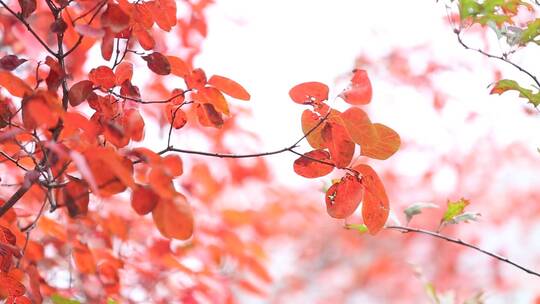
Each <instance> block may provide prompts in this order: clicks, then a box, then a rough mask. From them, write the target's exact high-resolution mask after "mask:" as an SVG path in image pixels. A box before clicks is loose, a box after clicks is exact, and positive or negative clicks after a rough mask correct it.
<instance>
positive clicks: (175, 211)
mask: <svg viewBox="0 0 540 304" xmlns="http://www.w3.org/2000/svg"><path fill="white" fill-rule="evenodd" d="M152 217H153V219H154V223H155V224H156V227H157V228H158V230H159V232H161V234H162V235H163V236H164V237H166V238H172V239H179V240H187V239H189V238H190V237H191V235H192V234H193V214H192V211H191V206H189V204H188V203H187V200H186V197H185V196H184V195H182V194H178V196H177V197H176V198H174V199H173V200H161V201H159V202H158V204H157V206H156V207H155V208H154V210H153V211H152Z"/></svg>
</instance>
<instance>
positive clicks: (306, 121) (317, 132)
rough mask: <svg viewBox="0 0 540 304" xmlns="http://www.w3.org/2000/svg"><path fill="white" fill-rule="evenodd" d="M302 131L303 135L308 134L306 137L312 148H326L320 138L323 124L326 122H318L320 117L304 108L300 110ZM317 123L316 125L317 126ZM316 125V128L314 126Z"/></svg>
mask: <svg viewBox="0 0 540 304" xmlns="http://www.w3.org/2000/svg"><path fill="white" fill-rule="evenodd" d="M301 119H302V131H304V135H306V134H308V132H310V131H311V130H313V131H311V133H309V135H308V136H307V137H306V139H307V141H308V143H309V144H310V145H311V146H312V147H313V148H314V149H324V148H326V145H325V142H324V140H323V138H322V129H323V128H324V125H325V124H326V123H319V121H320V119H321V117H320V116H319V115H317V114H315V113H314V112H313V111H311V110H307V109H306V110H304V112H302V118H301ZM317 125H318V126H317ZM316 126H317V128H315V127H316Z"/></svg>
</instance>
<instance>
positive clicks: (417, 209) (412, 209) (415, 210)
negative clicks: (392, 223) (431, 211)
mask: <svg viewBox="0 0 540 304" xmlns="http://www.w3.org/2000/svg"><path fill="white" fill-rule="evenodd" d="M425 208H439V206H438V205H436V204H434V203H414V204H411V205H409V207H407V208H405V210H403V213H405V216H406V217H407V223H409V222H410V221H411V219H412V218H413V216H415V215H417V214H420V213H422V209H425Z"/></svg>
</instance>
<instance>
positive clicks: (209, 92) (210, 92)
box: [194, 87, 229, 115]
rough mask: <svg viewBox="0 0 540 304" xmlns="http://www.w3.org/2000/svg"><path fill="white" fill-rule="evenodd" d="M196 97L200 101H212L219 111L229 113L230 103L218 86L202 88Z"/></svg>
mask: <svg viewBox="0 0 540 304" xmlns="http://www.w3.org/2000/svg"><path fill="white" fill-rule="evenodd" d="M194 98H198V101H199V102H201V103H210V104H212V105H213V106H214V108H215V109H216V110H218V111H219V112H221V113H223V114H225V115H229V104H228V103H227V100H225V96H223V94H221V92H220V91H219V90H218V89H216V88H213V87H204V88H201V89H200V90H199V92H198V94H196V95H195V96H194Z"/></svg>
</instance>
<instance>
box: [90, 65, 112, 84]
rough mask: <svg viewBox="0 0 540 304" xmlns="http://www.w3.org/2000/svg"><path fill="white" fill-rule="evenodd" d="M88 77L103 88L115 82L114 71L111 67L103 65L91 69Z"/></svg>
mask: <svg viewBox="0 0 540 304" xmlns="http://www.w3.org/2000/svg"><path fill="white" fill-rule="evenodd" d="M88 79H90V81H92V82H93V83H94V84H95V85H97V86H101V87H102V88H103V89H105V90H108V89H110V88H112V87H114V86H115V84H116V77H115V76H114V72H113V71H112V70H111V68H109V67H108V66H104V65H102V66H99V67H97V68H95V69H92V70H91V71H90V73H89V74H88Z"/></svg>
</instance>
